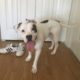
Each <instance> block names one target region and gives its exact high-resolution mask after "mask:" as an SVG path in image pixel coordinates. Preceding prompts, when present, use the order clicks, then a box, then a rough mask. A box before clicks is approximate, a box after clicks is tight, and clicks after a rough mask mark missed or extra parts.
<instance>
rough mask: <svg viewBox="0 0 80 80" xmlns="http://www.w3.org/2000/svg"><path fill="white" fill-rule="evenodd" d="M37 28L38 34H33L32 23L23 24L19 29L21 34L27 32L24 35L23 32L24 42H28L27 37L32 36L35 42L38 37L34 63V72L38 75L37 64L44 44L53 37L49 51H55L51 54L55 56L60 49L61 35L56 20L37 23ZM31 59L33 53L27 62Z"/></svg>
mask: <svg viewBox="0 0 80 80" xmlns="http://www.w3.org/2000/svg"><path fill="white" fill-rule="evenodd" d="M36 26H37V33H36V34H35V33H32V32H31V28H32V23H27V22H25V23H22V25H21V26H20V28H19V31H20V32H21V30H22V29H24V30H25V32H24V33H22V32H21V34H22V37H23V39H24V42H27V39H26V35H28V34H31V35H32V37H33V40H35V36H37V40H35V42H36V43H35V58H34V62H33V65H32V72H33V73H36V72H37V63H38V59H39V56H40V53H41V50H42V47H43V42H44V41H45V39H47V38H48V37H49V36H51V39H52V45H51V47H50V48H49V49H53V47H54V50H53V51H52V52H51V54H52V55H53V54H55V53H56V51H57V48H58V41H59V34H60V29H61V27H60V24H59V22H57V21H54V20H49V22H48V23H40V22H37V23H36ZM30 59H31V52H29V55H28V57H27V58H26V61H30Z"/></svg>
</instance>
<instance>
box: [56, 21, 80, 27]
mask: <svg viewBox="0 0 80 80" xmlns="http://www.w3.org/2000/svg"><path fill="white" fill-rule="evenodd" d="M55 21H57V22H58V23H59V24H60V25H61V27H64V28H76V27H80V25H79V24H67V23H63V22H61V21H60V20H55Z"/></svg>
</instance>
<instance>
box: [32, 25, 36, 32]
mask: <svg viewBox="0 0 80 80" xmlns="http://www.w3.org/2000/svg"><path fill="white" fill-rule="evenodd" d="M32 30H33V31H34V32H35V33H36V32H37V28H36V24H33V26H32Z"/></svg>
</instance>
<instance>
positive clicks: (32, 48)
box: [26, 41, 35, 52]
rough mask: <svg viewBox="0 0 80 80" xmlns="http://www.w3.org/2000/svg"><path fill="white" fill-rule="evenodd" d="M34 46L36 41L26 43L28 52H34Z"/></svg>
mask: <svg viewBox="0 0 80 80" xmlns="http://www.w3.org/2000/svg"><path fill="white" fill-rule="evenodd" d="M34 45H35V42H34V41H29V42H27V43H26V48H27V50H28V51H30V52H33V51H34Z"/></svg>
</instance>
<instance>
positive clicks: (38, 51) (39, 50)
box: [32, 49, 41, 73]
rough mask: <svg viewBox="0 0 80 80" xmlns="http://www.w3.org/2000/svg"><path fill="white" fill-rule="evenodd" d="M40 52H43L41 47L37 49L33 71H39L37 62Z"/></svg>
mask: <svg viewBox="0 0 80 80" xmlns="http://www.w3.org/2000/svg"><path fill="white" fill-rule="evenodd" d="M40 53H41V49H37V50H36V52H35V59H34V62H33V65H32V72H33V73H36V72H37V63H38V59H39V56H40Z"/></svg>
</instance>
